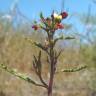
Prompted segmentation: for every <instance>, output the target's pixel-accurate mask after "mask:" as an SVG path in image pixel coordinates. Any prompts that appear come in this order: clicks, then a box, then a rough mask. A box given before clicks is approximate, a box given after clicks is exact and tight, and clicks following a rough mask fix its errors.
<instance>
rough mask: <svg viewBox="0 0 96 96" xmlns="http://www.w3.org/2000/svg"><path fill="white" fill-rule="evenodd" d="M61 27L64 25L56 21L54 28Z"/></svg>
mask: <svg viewBox="0 0 96 96" xmlns="http://www.w3.org/2000/svg"><path fill="white" fill-rule="evenodd" d="M63 28H64V26H63V25H62V24H61V23H56V25H55V29H56V30H57V29H63Z"/></svg>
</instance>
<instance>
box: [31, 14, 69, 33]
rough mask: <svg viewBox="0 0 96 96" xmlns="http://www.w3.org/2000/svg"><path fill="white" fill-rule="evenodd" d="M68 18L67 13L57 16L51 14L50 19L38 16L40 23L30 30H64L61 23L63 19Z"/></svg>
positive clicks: (41, 15)
mask: <svg viewBox="0 0 96 96" xmlns="http://www.w3.org/2000/svg"><path fill="white" fill-rule="evenodd" d="M67 16H68V13H67V12H61V13H60V14H57V13H55V12H53V13H52V14H51V16H50V17H47V18H44V17H43V14H42V13H41V14H40V19H41V23H40V24H34V25H33V26H32V28H33V29H34V30H38V29H40V28H41V29H44V30H45V31H51V32H55V31H56V30H58V29H64V25H63V24H62V23H61V21H62V20H63V19H65V18H66V17H67Z"/></svg>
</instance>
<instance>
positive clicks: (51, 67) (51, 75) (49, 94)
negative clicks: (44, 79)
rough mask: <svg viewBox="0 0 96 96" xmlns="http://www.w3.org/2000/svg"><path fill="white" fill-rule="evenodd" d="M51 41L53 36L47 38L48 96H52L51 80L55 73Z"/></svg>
mask: <svg viewBox="0 0 96 96" xmlns="http://www.w3.org/2000/svg"><path fill="white" fill-rule="evenodd" d="M51 40H53V36H52V37H51V38H49V42H50V79H49V85H48V96H52V87H53V79H54V73H55V70H54V69H55V68H54V67H55V66H54V65H55V64H54V50H53V44H52V43H51Z"/></svg>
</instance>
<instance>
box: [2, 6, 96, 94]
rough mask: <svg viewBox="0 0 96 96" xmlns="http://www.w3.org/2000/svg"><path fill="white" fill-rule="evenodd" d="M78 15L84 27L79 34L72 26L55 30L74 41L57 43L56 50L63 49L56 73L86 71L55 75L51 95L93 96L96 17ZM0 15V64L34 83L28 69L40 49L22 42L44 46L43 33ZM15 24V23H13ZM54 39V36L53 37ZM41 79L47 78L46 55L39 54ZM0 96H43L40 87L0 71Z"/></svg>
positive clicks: (95, 69)
mask: <svg viewBox="0 0 96 96" xmlns="http://www.w3.org/2000/svg"><path fill="white" fill-rule="evenodd" d="M89 13H90V7H89V10H88V14H80V15H79V16H78V18H77V19H78V20H79V22H81V24H82V25H83V26H84V30H83V31H82V32H80V31H81V30H79V29H78V28H75V25H71V24H68V25H65V30H64V32H63V31H62V32H61V31H58V32H57V33H58V35H62V34H65V35H68V34H69V35H70V34H71V35H73V36H74V37H75V39H74V40H69V41H64V40H63V41H59V42H58V44H57V46H56V49H57V50H59V49H64V51H63V53H62V55H61V56H60V58H59V61H58V65H57V70H61V69H62V68H63V69H66V68H74V67H78V66H81V65H87V66H88V67H87V69H85V70H82V71H80V72H76V73H68V72H67V73H66V72H65V73H58V74H56V75H55V81H54V89H53V94H54V96H96V15H90V16H89ZM2 16H3V13H1V12H0V63H3V64H6V65H8V66H9V67H10V68H16V69H17V70H18V71H20V72H22V73H26V74H28V75H29V76H31V77H32V78H33V79H34V80H37V77H36V75H35V74H34V69H33V68H32V59H33V54H36V55H37V53H38V51H39V50H40V49H38V48H37V47H35V46H33V45H32V44H31V43H30V42H28V41H26V39H25V38H26V37H27V38H30V39H31V40H32V41H38V42H42V43H44V39H45V37H42V36H46V34H45V33H44V31H43V30H39V31H33V30H32V29H31V24H32V23H33V22H31V23H28V22H26V20H25V19H24V16H23V15H20V16H21V17H22V16H23V17H22V18H23V19H22V20H21V19H20V21H19V22H17V23H16V21H11V20H10V18H9V19H8V18H7V19H5V18H2ZM21 21H24V22H21ZM14 22H15V23H16V24H15V23H14ZM56 36H57V35H56ZM42 61H43V77H44V78H45V80H46V81H47V79H48V65H47V62H46V54H45V53H43V57H42ZM0 96H46V92H45V90H44V89H43V88H39V87H36V86H33V85H30V84H28V83H27V82H25V81H22V80H20V79H18V78H15V77H14V76H12V75H11V74H9V73H7V72H5V71H4V70H2V69H0Z"/></svg>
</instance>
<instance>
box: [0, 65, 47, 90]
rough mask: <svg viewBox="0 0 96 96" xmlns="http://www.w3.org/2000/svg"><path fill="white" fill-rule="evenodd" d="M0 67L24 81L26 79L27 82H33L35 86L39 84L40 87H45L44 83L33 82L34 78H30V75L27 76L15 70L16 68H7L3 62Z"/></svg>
mask: <svg viewBox="0 0 96 96" xmlns="http://www.w3.org/2000/svg"><path fill="white" fill-rule="evenodd" d="M0 68H1V69H4V70H5V71H7V72H9V73H11V74H12V75H14V76H16V77H19V78H20V79H22V80H25V81H27V82H29V83H31V84H34V85H36V86H41V87H44V88H46V87H45V86H44V85H42V84H39V83H37V82H35V81H34V80H32V79H31V78H30V77H28V76H27V75H25V74H21V73H19V72H17V71H16V69H9V68H8V67H7V66H5V65H4V64H0Z"/></svg>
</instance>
